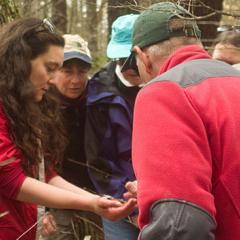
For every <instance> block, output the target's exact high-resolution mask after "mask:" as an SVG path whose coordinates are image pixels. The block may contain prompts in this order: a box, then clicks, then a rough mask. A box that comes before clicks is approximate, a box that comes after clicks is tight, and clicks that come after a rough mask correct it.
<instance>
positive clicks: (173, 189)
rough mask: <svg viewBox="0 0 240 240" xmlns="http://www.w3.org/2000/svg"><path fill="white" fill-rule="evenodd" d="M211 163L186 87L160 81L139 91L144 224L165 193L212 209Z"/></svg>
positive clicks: (137, 138) (137, 148)
mask: <svg viewBox="0 0 240 240" xmlns="http://www.w3.org/2000/svg"><path fill="white" fill-rule="evenodd" d="M211 164H212V160H211V153H210V149H209V146H208V139H207V135H206V132H205V128H204V124H203V122H202V120H201V118H200V116H199V114H198V112H197V110H196V109H195V108H194V107H193V106H192V104H191V102H190V101H189V99H188V97H187V96H186V94H185V91H184V89H182V88H181V87H180V86H179V85H177V84H176V83H174V82H156V83H152V84H150V85H148V86H146V87H145V88H144V89H143V90H142V91H140V93H139V95H138V97H137V100H136V104H135V111H134V125H133V165H134V170H135V173H136V177H137V180H138V199H139V200H138V204H139V209H140V218H139V221H140V222H139V223H140V227H143V226H144V225H145V224H147V223H148V221H149V219H148V217H149V213H150V212H149V211H150V209H149V208H150V207H151V205H152V204H153V203H154V202H156V201H158V200H161V199H166V198H174V199H182V200H186V201H189V202H192V203H195V204H197V205H200V207H202V208H204V209H206V210H207V211H209V212H210V213H211V214H214V213H215V207H214V199H213V196H212V194H211V188H212V186H211V176H212V171H211V169H212V168H211Z"/></svg>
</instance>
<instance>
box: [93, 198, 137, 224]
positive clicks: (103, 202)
mask: <svg viewBox="0 0 240 240" xmlns="http://www.w3.org/2000/svg"><path fill="white" fill-rule="evenodd" d="M94 202H95V203H94V212H95V213H96V214H98V215H100V216H102V217H104V218H107V219H109V220H111V221H117V220H119V219H121V218H125V217H127V216H128V215H129V214H131V212H132V211H133V209H134V208H135V207H136V203H137V201H136V199H134V198H130V199H128V200H127V201H126V202H123V201H122V200H118V199H114V198H111V197H109V196H102V197H101V196H98V197H96V198H95V199H94Z"/></svg>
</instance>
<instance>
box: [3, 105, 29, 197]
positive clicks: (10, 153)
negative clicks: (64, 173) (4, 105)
mask: <svg viewBox="0 0 240 240" xmlns="http://www.w3.org/2000/svg"><path fill="white" fill-rule="evenodd" d="M25 178H26V176H25V174H24V172H23V169H22V167H21V155H20V153H19V151H18V150H17V147H16V145H15V144H14V143H13V142H12V140H11V138H10V136H9V131H8V121H7V119H6V117H5V115H4V113H3V111H2V109H0V195H2V196H5V197H7V198H9V199H15V198H16V196H17V194H18V192H19V190H20V188H21V186H22V183H23V181H24V180H25Z"/></svg>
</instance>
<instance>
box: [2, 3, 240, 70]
mask: <svg viewBox="0 0 240 240" xmlns="http://www.w3.org/2000/svg"><path fill="white" fill-rule="evenodd" d="M156 2H161V1H160V0H42V1H39V0H24V1H21V0H0V23H4V22H8V21H11V20H12V19H14V18H18V17H25V16H36V17H40V18H44V17H48V18H51V19H52V21H53V23H54V24H55V25H56V27H57V28H58V30H59V31H61V32H62V33H73V34H74V33H77V34H80V35H81V36H82V37H83V38H85V39H86V40H87V41H88V42H89V48H90V50H91V52H92V55H93V57H94V70H96V69H97V68H98V67H100V66H101V65H102V64H104V63H105V62H106V61H107V59H106V53H105V51H106V46H107V43H108V41H109V38H110V32H111V24H112V22H113V21H114V20H115V19H116V18H117V17H118V16H120V15H123V14H129V13H138V12H140V11H142V10H143V9H145V8H146V7H148V6H149V5H151V4H153V3H156ZM172 2H176V3H178V4H180V5H182V6H184V7H185V8H187V9H189V10H190V11H191V13H192V14H193V15H194V16H195V17H196V19H197V20H198V23H199V26H200V28H201V30H202V40H203V42H204V44H205V46H206V47H208V46H211V44H212V41H213V39H214V38H215V37H216V34H217V27H218V26H220V25H225V24H230V25H240V0H214V1H210V0H175V1H173V0H172Z"/></svg>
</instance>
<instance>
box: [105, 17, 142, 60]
mask: <svg viewBox="0 0 240 240" xmlns="http://www.w3.org/2000/svg"><path fill="white" fill-rule="evenodd" d="M138 16H139V14H128V15H123V16H120V17H118V18H117V19H116V20H115V21H114V22H113V24H112V32H111V40H110V42H109V43H108V46H107V56H108V58H111V59H119V58H127V57H128V56H129V55H130V54H131V48H132V29H133V25H134V22H135V20H136V19H137V18H138Z"/></svg>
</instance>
